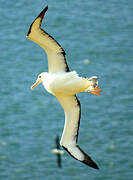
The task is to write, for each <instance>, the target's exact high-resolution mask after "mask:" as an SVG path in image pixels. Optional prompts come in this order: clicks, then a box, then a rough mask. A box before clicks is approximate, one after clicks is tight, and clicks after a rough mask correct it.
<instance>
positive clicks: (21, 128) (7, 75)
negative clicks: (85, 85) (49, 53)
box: [0, 0, 133, 180]
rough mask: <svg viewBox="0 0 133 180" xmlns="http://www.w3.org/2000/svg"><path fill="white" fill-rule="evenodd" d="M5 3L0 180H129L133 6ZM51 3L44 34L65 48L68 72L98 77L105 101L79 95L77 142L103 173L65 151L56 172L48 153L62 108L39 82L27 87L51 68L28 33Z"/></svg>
mask: <svg viewBox="0 0 133 180" xmlns="http://www.w3.org/2000/svg"><path fill="white" fill-rule="evenodd" d="M0 4H1V5H0V180H54V179H58V180H71V179H72V180H81V179H84V180H88V179H90V180H132V179H133V130H132V129H133V83H132V81H133V48H132V47H133V38H132V37H133V21H132V20H133V2H132V1H131V0H127V1H125V0H121V1H118V0H110V1H103V0H84V1H82V0H76V1H75V0H74V1H70V0H64V1H61V0H54V1H53V0H47V1H42V0H38V1H32V0H28V1H26V0H21V1H17V0H12V1H4V0H1V3H0ZM47 4H48V5H49V10H48V12H47V14H46V18H45V28H46V31H47V32H49V33H50V34H51V35H52V36H54V38H55V39H56V40H57V41H59V43H60V44H61V45H62V46H63V48H64V49H65V51H66V54H67V56H66V58H67V61H68V65H69V67H70V69H72V70H76V71H77V72H78V73H79V75H83V76H88V77H90V76H92V75H97V76H98V77H99V86H100V87H101V89H102V96H101V97H97V96H94V95H90V94H87V93H82V94H79V95H78V97H79V98H80V101H81V104H82V119H81V126H80V133H79V144H80V145H81V147H82V148H83V149H84V150H85V151H86V152H87V153H88V154H89V155H90V156H91V157H92V158H93V159H94V160H95V161H96V162H97V164H98V165H99V167H100V170H99V171H97V170H95V169H92V168H89V167H87V166H85V165H84V164H82V163H80V162H78V161H76V160H74V159H73V158H71V157H70V156H69V155H68V154H67V153H65V154H64V155H63V157H62V159H63V162H62V165H63V168H62V169H59V168H58V167H57V164H56V156H55V155H53V154H51V149H52V148H54V146H55V144H54V139H55V136H56V135H57V134H59V135H60V136H61V133H62V130H63V125H64V114H63V110H62V108H61V106H60V105H59V103H58V101H57V100H56V98H55V97H53V96H52V95H50V94H48V93H47V92H46V91H45V90H44V88H43V87H42V85H40V86H39V87H38V88H36V89H35V90H34V91H33V92H32V91H31V90H30V86H31V85H32V83H34V81H35V80H36V77H37V75H38V74H39V73H40V72H43V71H47V59H46V55H45V53H44V52H43V50H42V49H41V48H40V47H39V46H37V45H36V44H34V43H33V42H31V41H29V40H28V39H26V34H27V32H28V29H29V26H30V24H31V22H32V21H33V19H34V18H35V17H36V16H37V15H38V13H39V12H40V10H42V9H43V8H44V6H46V5H47ZM43 26H44V24H43ZM86 59H87V60H86ZM86 62H88V63H87V64H86Z"/></svg>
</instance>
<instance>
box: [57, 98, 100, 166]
mask: <svg viewBox="0 0 133 180" xmlns="http://www.w3.org/2000/svg"><path fill="white" fill-rule="evenodd" d="M56 97H57V99H58V101H59V102H60V104H61V105H62V107H63V109H64V112H65V126H64V130H63V134H62V137H61V142H60V144H61V146H62V147H63V148H64V149H65V150H66V151H67V152H68V153H69V154H70V155H71V156H72V157H73V158H75V159H76V160H79V161H81V162H83V163H85V164H86V165H88V166H90V167H93V168H95V169H99V168H98V166H97V165H96V163H95V162H94V161H93V160H92V159H91V158H90V157H89V156H88V155H87V154H86V153H85V152H84V151H83V150H82V149H81V148H80V147H79V146H78V145H77V140H78V131H79V125H80V114H81V107H80V101H79V100H78V98H77V97H76V95H73V96H63V95H59V96H56Z"/></svg>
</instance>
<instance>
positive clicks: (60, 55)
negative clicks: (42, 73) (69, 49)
mask: <svg viewBox="0 0 133 180" xmlns="http://www.w3.org/2000/svg"><path fill="white" fill-rule="evenodd" d="M47 9H48V6H47V7H45V8H44V9H43V10H42V12H41V13H40V14H39V15H38V16H37V18H36V19H35V20H34V21H33V23H32V24H31V26H30V28H29V31H28V33H27V38H28V39H30V40H32V41H33V42H35V43H37V44H38V45H40V46H41V47H42V48H43V49H44V50H45V52H46V54H47V57H48V69H49V73H56V72H69V67H68V65H67V62H66V58H65V51H64V50H63V48H62V47H61V45H60V44H59V43H58V42H57V41H56V40H55V39H54V38H53V37H52V36H50V35H49V34H48V33H47V32H45V31H44V30H43V29H41V24H42V20H43V17H44V15H45V12H46V11H47Z"/></svg>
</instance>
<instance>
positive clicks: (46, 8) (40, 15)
mask: <svg viewBox="0 0 133 180" xmlns="http://www.w3.org/2000/svg"><path fill="white" fill-rule="evenodd" d="M47 10H48V5H47V6H46V7H45V8H44V9H43V10H42V11H41V12H40V14H39V15H38V16H37V18H38V17H42V16H44V14H45V12H46V11H47Z"/></svg>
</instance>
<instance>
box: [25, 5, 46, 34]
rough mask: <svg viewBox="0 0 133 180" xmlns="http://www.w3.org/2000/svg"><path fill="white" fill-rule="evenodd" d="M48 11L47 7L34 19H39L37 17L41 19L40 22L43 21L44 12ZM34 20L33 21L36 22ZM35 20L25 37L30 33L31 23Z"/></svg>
mask: <svg viewBox="0 0 133 180" xmlns="http://www.w3.org/2000/svg"><path fill="white" fill-rule="evenodd" d="M47 10H48V5H47V6H46V7H45V8H44V9H43V10H42V11H41V12H40V14H39V15H38V16H37V17H36V19H37V18H39V17H41V22H42V19H43V17H44V14H45V12H46V11H47ZM36 19H35V20H36ZM35 20H34V21H33V22H32V24H31V25H30V28H29V31H28V33H27V37H28V35H29V34H30V32H31V28H32V25H33V23H34V22H35Z"/></svg>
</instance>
